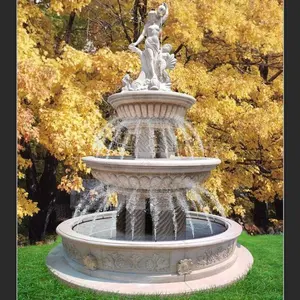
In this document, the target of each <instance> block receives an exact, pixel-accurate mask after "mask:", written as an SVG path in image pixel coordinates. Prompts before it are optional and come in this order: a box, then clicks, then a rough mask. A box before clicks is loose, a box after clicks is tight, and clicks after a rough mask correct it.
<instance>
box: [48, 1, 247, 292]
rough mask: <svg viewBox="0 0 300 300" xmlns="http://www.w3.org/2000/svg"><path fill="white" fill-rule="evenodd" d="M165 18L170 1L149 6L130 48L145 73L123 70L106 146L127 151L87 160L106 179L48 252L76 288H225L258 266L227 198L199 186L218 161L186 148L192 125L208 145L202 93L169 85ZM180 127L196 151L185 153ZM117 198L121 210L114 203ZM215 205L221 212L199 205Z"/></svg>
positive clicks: (170, 57)
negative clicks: (193, 112) (199, 110)
mask: <svg viewBox="0 0 300 300" xmlns="http://www.w3.org/2000/svg"><path fill="white" fill-rule="evenodd" d="M168 15H169V9H168V6H167V5H166V4H165V3H164V4H162V5H160V6H159V8H158V9H157V11H156V10H151V11H150V12H149V13H148V18H147V21H146V24H145V26H144V29H143V32H142V34H141V35H140V37H139V38H138V40H137V41H136V42H134V43H133V44H131V45H130V46H129V49H130V50H131V51H133V52H135V53H137V54H138V55H139V56H140V58H141V72H140V74H139V76H138V78H137V79H136V80H132V79H131V78H130V76H129V75H128V74H127V75H125V76H124V78H123V80H122V82H123V89H122V91H121V92H120V93H116V94H113V95H111V96H110V97H109V99H108V102H109V103H110V104H111V105H112V106H113V108H114V109H115V110H116V112H117V116H118V117H117V118H115V119H114V120H112V121H111V122H110V123H109V125H112V126H114V137H113V140H112V142H111V144H110V145H109V150H112V149H113V148H116V147H119V148H120V146H121V149H123V155H121V156H119V157H114V156H109V155H107V156H106V157H100V156H88V157H84V158H83V161H84V162H85V163H86V165H87V166H88V167H90V168H91V169H92V174H93V176H94V177H95V178H96V179H97V180H98V181H99V183H98V184H97V183H96V184H94V183H93V185H92V186H93V188H92V189H90V190H87V191H86V192H84V194H83V195H82V197H81V199H80V201H79V203H78V204H77V206H76V209H75V212H74V216H73V218H71V219H69V220H67V221H64V222H62V223H61V224H60V225H59V226H58V227H57V233H58V234H59V235H60V236H61V237H62V244H61V245H59V246H57V247H56V248H55V249H53V250H52V251H51V252H50V254H49V255H48V257H47V265H48V267H49V268H50V270H51V271H52V272H53V273H54V274H55V275H56V276H58V277H59V278H60V279H62V280H63V281H65V282H67V283H71V284H72V285H73V286H78V287H85V288H90V289H93V290H96V291H109V292H117V293H122V294H176V293H186V292H192V291H195V290H202V289H208V288H215V287H218V286H224V285H228V284H230V283H232V282H234V281H236V280H238V279H239V278H241V277H242V276H244V275H246V274H247V272H248V270H249V269H250V268H251V265H252V263H253V258H252V255H251V254H250V252H249V251H248V250H247V249H246V248H244V247H243V246H241V245H239V244H237V238H238V237H239V235H240V234H241V232H242V227H241V226H240V225H239V224H237V223H236V222H234V221H232V220H230V219H227V218H225V214H224V210H223V208H222V206H221V204H220V203H219V202H218V201H217V199H215V198H214V197H213V196H212V195H210V194H209V193H208V191H206V190H205V189H204V188H203V186H202V184H203V182H204V181H205V180H206V179H207V178H208V176H209V175H210V171H211V170H212V169H214V168H215V167H216V166H217V165H218V164H220V162H221V161H220V160H219V159H218V158H209V157H194V153H193V151H192V147H191V145H189V140H190V139H191V138H192V137H191V136H189V134H188V133H189V132H192V133H193V139H196V140H197V142H198V143H199V148H200V149H202V150H203V148H202V143H201V140H200V138H199V137H198V136H197V135H196V134H195V130H194V129H193V126H191V125H190V124H189V123H188V122H186V121H185V120H184V117H185V114H186V111H187V109H189V108H190V107H191V106H192V105H193V104H194V103H195V99H194V98H193V97H191V96H189V95H186V94H182V93H177V92H173V91H172V90H171V81H170V77H169V74H168V71H167V70H171V69H173V68H174V67H175V64H176V59H175V57H174V54H171V53H170V52H171V50H172V47H171V45H169V44H165V45H162V43H161V41H160V40H159V34H160V32H161V29H162V24H164V22H165V21H166V19H167V17H168ZM144 37H146V40H145V49H144V50H140V49H139V48H138V47H137V46H138V45H139V43H140V42H141V41H142V40H143V39H144ZM178 131H181V133H182V135H183V137H184V142H185V144H186V147H187V148H188V150H189V153H190V157H182V156H180V150H179V148H180V143H179V140H178ZM125 154H126V155H125ZM190 193H192V194H193V195H194V201H195V202H191V201H189V196H188V195H189V194H190ZM112 195H114V197H115V198H117V205H116V209H115V210H109V209H108V207H110V206H109V199H110V197H111V196H112ZM203 196H205V197H203ZM210 202H211V203H210ZM193 203H194V206H195V207H191V206H192V205H193ZM195 203H196V204H195ZM208 204H211V205H212V206H214V207H216V208H217V210H218V211H219V213H220V214H221V216H220V215H212V214H208V213H205V212H199V211H197V207H198V208H200V210H201V209H202V211H203V209H204V206H205V205H208Z"/></svg>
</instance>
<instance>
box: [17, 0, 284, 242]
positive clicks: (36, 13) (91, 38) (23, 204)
mask: <svg viewBox="0 0 300 300" xmlns="http://www.w3.org/2000/svg"><path fill="white" fill-rule="evenodd" d="M166 2H167V3H168V5H169V7H170V11H171V13H170V16H169V19H168V21H167V22H166V26H165V27H164V30H163V33H162V39H163V41H164V42H167V43H170V44H171V45H172V46H173V51H174V53H175V54H176V58H177V60H178V63H177V66H176V68H175V69H174V71H172V72H171V77H172V80H173V89H174V90H175V91H179V92H184V93H188V94H191V95H193V96H194V97H195V98H196V99H197V103H196V104H195V105H194V107H193V108H192V109H191V110H190V112H189V114H188V119H189V120H190V121H191V122H192V123H193V127H194V128H195V129H196V131H197V133H198V134H199V135H200V137H201V138H202V140H203V143H204V148H205V153H204V155H205V156H217V157H219V158H220V159H221V160H222V164H221V165H220V167H219V168H218V169H217V170H215V171H214V172H213V174H212V176H211V178H210V180H209V181H208V182H207V184H206V187H207V188H208V189H209V190H210V192H212V193H213V194H214V195H215V196H217V197H218V198H219V200H220V201H221V203H222V204H223V205H224V207H225V210H226V212H227V214H228V215H231V216H233V217H237V216H241V217H244V219H245V220H246V221H247V219H248V222H249V220H254V221H255V223H256V224H257V225H258V226H260V227H261V228H262V229H264V230H266V229H267V225H268V218H276V217H277V218H280V217H281V218H282V205H281V204H282V197H283V196H282V177H283V175H282V171H283V168H282V167H283V166H282V164H283V153H282V152H283V147H282V138H283V133H282V126H283V124H282V122H283V103H282V102H283V90H282V89H283V84H282V80H283V78H282V77H283V75H282V51H283V50H282V48H283V33H282V14H283V12H282V7H283V4H282V1H277V0H268V1H263V2H262V1H259V0H251V1H249V0H234V1H226V0H220V1H206V0H193V1H187V2H186V3H184V1H180V0H170V1H166ZM158 4H160V1H153V0H150V1H149V0H148V1H147V0H122V1H119V0H111V1H109V0H92V1H90V0H77V1H70V0H64V1H56V0H54V1H53V0H51V1H49V0H48V1H43V0H39V1H29V0H20V1H18V32H17V33H18V124H17V128H18V170H19V172H18V177H19V187H18V196H19V197H18V217H19V219H20V220H21V219H22V218H23V217H24V216H26V215H32V214H33V217H32V218H30V221H29V222H30V224H29V228H30V238H31V240H32V241H36V240H40V239H41V238H43V234H44V233H45V232H46V231H47V230H51V226H52V227H53V228H54V226H55V220H57V218H58V215H57V211H58V209H57V208H58V207H60V208H62V211H63V213H62V215H61V216H60V217H61V218H64V217H69V214H70V212H69V211H68V207H69V206H68V205H69V197H68V194H67V193H65V192H63V191H66V192H70V191H71V190H77V191H79V190H80V189H81V188H82V177H83V176H87V175H86V174H87V173H89V170H87V169H86V167H85V166H84V164H82V163H81V161H80V158H81V157H82V156H85V155H93V154H95V151H99V150H100V151H105V146H104V145H103V148H101V149H95V145H94V143H93V142H94V137H95V135H96V134H97V133H99V131H100V129H101V128H102V127H103V126H104V124H105V123H106V120H107V119H108V118H109V117H110V116H111V114H112V111H111V109H110V107H109V106H108V105H107V103H106V99H107V97H108V96H109V95H110V94H112V93H115V92H117V91H119V89H120V87H121V78H122V77H123V76H124V74H125V73H126V72H129V73H130V74H131V76H132V77H134V76H135V75H136V74H137V72H138V69H139V61H138V58H137V57H136V55H134V54H132V53H130V52H129V51H128V50H127V48H128V45H129V44H130V43H131V42H133V41H135V40H136V38H137V37H138V35H139V33H140V31H141V28H142V24H143V22H144V20H145V17H146V12H147V11H148V10H149V9H151V8H156V7H157V6H158ZM194 142H195V149H194V150H195V151H196V153H197V151H199V150H198V149H197V147H196V139H195V141H194ZM198 155H203V153H201V152H198ZM28 199H30V200H32V202H31V201H30V200H28ZM272 203H275V204H276V205H273V204H272ZM51 224H53V225H51Z"/></svg>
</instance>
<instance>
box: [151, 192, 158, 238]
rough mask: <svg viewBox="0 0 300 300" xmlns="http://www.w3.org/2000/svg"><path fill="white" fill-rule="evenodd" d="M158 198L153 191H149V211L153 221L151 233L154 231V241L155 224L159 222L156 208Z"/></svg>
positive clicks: (155, 233) (155, 234)
mask: <svg viewBox="0 0 300 300" xmlns="http://www.w3.org/2000/svg"><path fill="white" fill-rule="evenodd" d="M158 205H159V204H158V199H157V197H156V195H155V194H154V193H152V192H151V191H150V212H151V216H152V221H153V233H154V240H155V241H156V236H157V225H158V222H159V209H158Z"/></svg>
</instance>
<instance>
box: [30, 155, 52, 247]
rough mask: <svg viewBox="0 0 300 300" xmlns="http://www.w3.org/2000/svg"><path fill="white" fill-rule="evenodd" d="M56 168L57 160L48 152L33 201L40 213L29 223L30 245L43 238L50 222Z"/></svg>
mask: <svg viewBox="0 0 300 300" xmlns="http://www.w3.org/2000/svg"><path fill="white" fill-rule="evenodd" d="M56 167H57V159H56V158H55V157H54V156H52V155H51V154H50V153H49V152H48V153H47V155H46V158H45V166H44V171H43V174H42V177H41V179H40V182H39V191H40V192H39V197H38V199H35V201H37V202H38V208H39V209H40V211H39V212H38V213H37V214H34V215H33V216H32V217H31V218H30V221H29V240H30V243H31V244H33V243H35V242H37V241H41V240H42V239H43V238H44V234H45V230H46V229H47V225H48V222H49V220H50V215H51V212H52V210H53V207H54V204H55V198H56V197H55V196H56ZM26 177H27V176H26Z"/></svg>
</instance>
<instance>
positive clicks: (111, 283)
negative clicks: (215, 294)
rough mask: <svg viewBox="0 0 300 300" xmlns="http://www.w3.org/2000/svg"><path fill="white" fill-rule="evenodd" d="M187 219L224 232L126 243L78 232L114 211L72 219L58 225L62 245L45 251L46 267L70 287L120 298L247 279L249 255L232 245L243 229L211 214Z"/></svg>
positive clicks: (178, 291)
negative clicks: (203, 222) (207, 223)
mask: <svg viewBox="0 0 300 300" xmlns="http://www.w3.org/2000/svg"><path fill="white" fill-rule="evenodd" d="M95 217H96V218H95ZM189 217H190V218H191V219H192V220H194V221H195V220H206V218H209V221H210V223H211V224H212V225H213V226H212V227H213V228H214V227H215V228H217V227H218V226H219V227H220V226H221V227H222V226H223V227H224V230H219V231H218V232H217V233H216V234H213V235H211V236H207V235H204V237H200V238H199V234H198V235H196V234H195V236H196V238H190V239H186V240H179V241H176V240H174V241H166V242H163V241H159V242H154V241H124V240H116V239H113V238H111V237H110V238H109V237H107V236H106V238H99V235H98V236H97V237H93V236H89V235H87V234H85V230H83V231H82V232H81V233H80V232H78V231H79V230H78V228H79V225H80V224H84V223H86V222H88V221H90V220H91V219H97V220H98V222H101V219H102V220H103V222H104V223H105V222H107V220H108V219H112V220H113V219H114V218H115V212H105V213H97V214H96V215H95V214H93V215H88V216H85V217H77V218H72V219H69V220H67V221H65V222H63V223H61V224H60V225H59V226H58V228H57V233H58V234H59V235H61V236H62V245H59V246H57V247H56V248H55V249H53V250H52V251H51V252H50V253H49V255H48V257H47V266H48V267H49V269H50V270H51V271H52V272H53V273H54V274H55V275H56V276H58V277H59V278H60V279H62V280H63V281H65V282H67V283H69V284H71V285H73V286H77V287H84V288H89V289H92V290H95V291H108V292H114V293H121V294H177V293H186V292H192V291H196V290H202V289H209V288H215V287H220V286H224V285H228V284H230V283H232V282H234V281H237V280H238V279H240V278H241V277H242V276H244V275H246V274H247V272H248V270H249V269H250V268H251V266H252V263H253V257H252V255H251V254H250V252H249V251H248V250H247V249H246V248H244V247H242V246H240V245H238V244H237V243H236V241H237V238H238V236H239V235H240V234H241V231H242V228H241V226H240V225H239V224H237V223H236V222H234V221H232V220H229V219H226V218H223V217H219V216H214V215H204V214H202V213H196V212H190V213H189ZM99 220H100V221H99ZM104 223H103V224H104ZM214 224H218V226H214ZM83 227H84V226H83ZM76 228H77V229H76ZM75 229H76V230H77V231H76V230H75ZM104 232H105V231H104ZM100 236H101V235H100Z"/></svg>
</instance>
